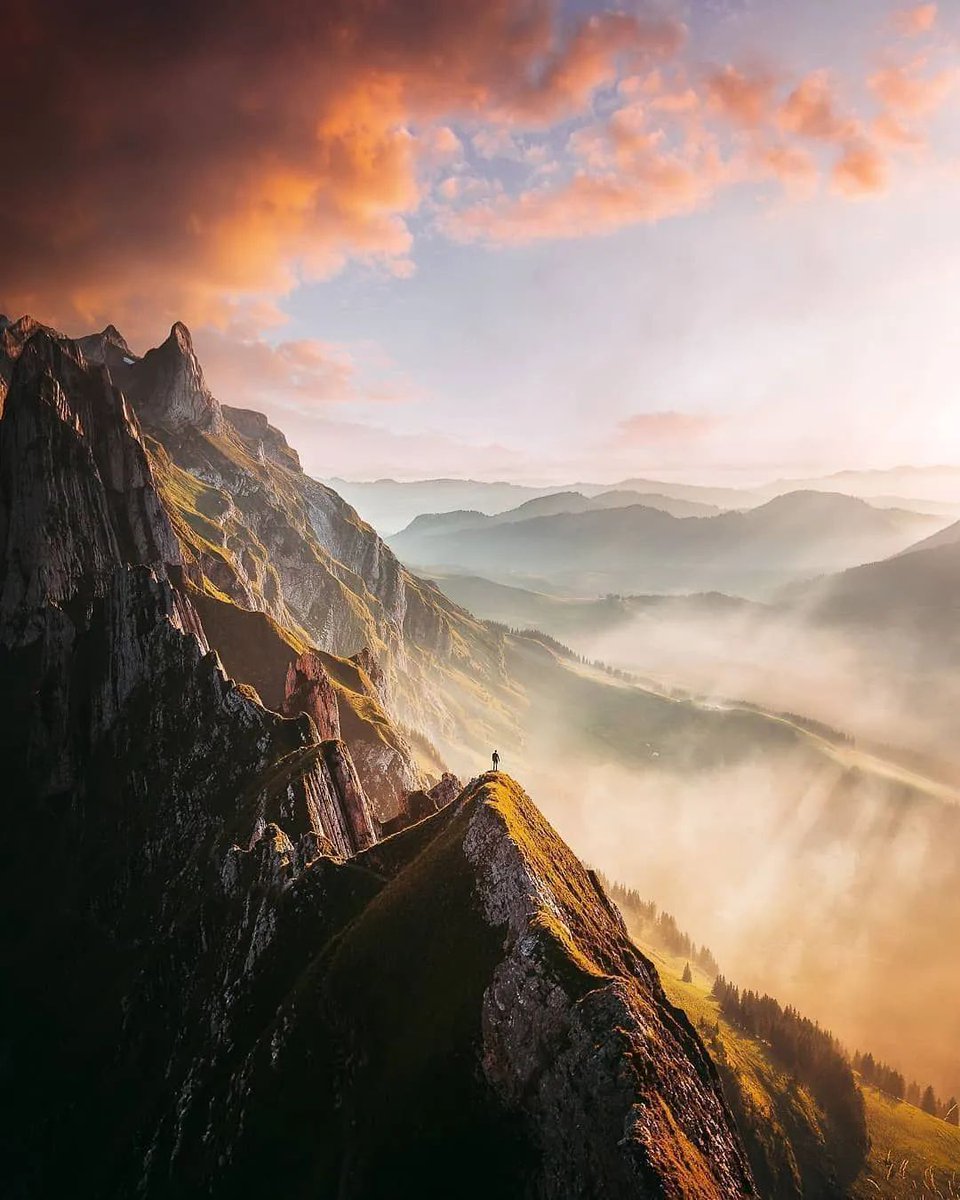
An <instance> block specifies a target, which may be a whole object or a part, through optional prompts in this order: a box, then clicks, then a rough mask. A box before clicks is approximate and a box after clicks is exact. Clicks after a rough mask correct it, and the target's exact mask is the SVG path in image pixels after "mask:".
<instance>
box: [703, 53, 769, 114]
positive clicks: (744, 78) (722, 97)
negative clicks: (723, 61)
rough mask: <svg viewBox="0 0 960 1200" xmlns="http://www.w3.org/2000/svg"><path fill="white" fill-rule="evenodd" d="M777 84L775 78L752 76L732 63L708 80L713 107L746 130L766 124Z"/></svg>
mask: <svg viewBox="0 0 960 1200" xmlns="http://www.w3.org/2000/svg"><path fill="white" fill-rule="evenodd" d="M775 86H776V82H775V80H774V79H773V78H772V77H771V76H769V75H759V76H753V77H751V76H748V75H745V74H743V73H742V72H740V71H738V70H737V68H736V67H732V66H726V67H724V68H723V70H721V71H714V72H713V73H711V74H710V75H708V76H707V80H706V88H707V97H708V103H709V105H710V107H711V109H712V110H713V111H714V112H718V113H720V115H721V116H724V117H726V118H727V120H729V121H731V122H733V123H734V124H735V125H741V126H743V127H744V128H746V129H756V128H758V127H759V126H761V125H764V124H766V123H767V121H768V120H769V117H770V111H771V107H772V104H773V93H774V88H775Z"/></svg>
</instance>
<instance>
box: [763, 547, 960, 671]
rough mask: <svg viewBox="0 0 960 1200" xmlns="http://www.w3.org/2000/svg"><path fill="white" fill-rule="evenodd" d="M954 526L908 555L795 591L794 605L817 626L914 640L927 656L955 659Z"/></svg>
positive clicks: (959, 581) (959, 586)
mask: <svg viewBox="0 0 960 1200" xmlns="http://www.w3.org/2000/svg"><path fill="white" fill-rule="evenodd" d="M956 531H957V527H956V526H954V525H950V526H948V528H947V529H945V530H942V531H941V532H940V533H938V534H934V535H933V536H932V537H931V538H928V539H925V540H924V541H923V542H921V543H919V544H918V545H915V546H911V547H909V548H908V550H907V551H906V552H904V553H901V554H898V555H895V556H893V557H891V558H887V559H882V560H880V561H879V562H871V563H865V564H864V565H862V566H859V567H854V568H851V569H850V570H847V571H843V572H840V573H838V574H836V575H829V576H826V577H824V578H821V579H817V580H814V581H812V582H810V583H807V584H804V585H803V586H798V587H795V588H791V589H790V590H789V591H787V592H786V593H785V595H784V597H783V602H784V604H785V605H787V606H788V607H790V608H792V609H795V610H797V611H799V612H801V613H802V614H803V615H804V616H805V617H806V618H807V619H808V620H810V621H813V622H816V623H826V624H830V625H839V626H842V627H845V628H849V629H851V630H854V631H855V630H857V629H860V630H863V631H864V632H866V633H881V634H882V633H884V632H886V633H895V634H898V635H901V636H903V635H905V636H907V637H909V638H910V639H911V642H912V644H913V645H914V646H915V647H916V649H917V651H919V652H920V653H922V654H924V656H925V657H926V656H933V660H934V661H936V656H937V655H940V654H944V653H946V654H949V655H951V656H952V655H954V654H955V653H956V652H957V650H958V648H960V642H958V632H957V620H956V617H957V609H958V606H960V539H958V538H957V532H956Z"/></svg>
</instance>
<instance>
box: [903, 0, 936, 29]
mask: <svg viewBox="0 0 960 1200" xmlns="http://www.w3.org/2000/svg"><path fill="white" fill-rule="evenodd" d="M936 23H937V6H936V4H916V5H914V6H913V7H912V8H904V9H901V10H900V11H899V12H897V13H894V17H893V24H894V28H895V29H897V30H898V32H900V33H902V34H903V35H904V36H905V37H918V36H919V35H920V34H923V33H929V32H930V31H931V29H933V27H934V25H936Z"/></svg>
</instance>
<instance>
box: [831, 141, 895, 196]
mask: <svg viewBox="0 0 960 1200" xmlns="http://www.w3.org/2000/svg"><path fill="white" fill-rule="evenodd" d="M887 178H888V170H887V162H886V159H885V158H884V156H883V155H882V154H881V153H880V152H879V151H878V150H877V149H876V147H874V146H872V145H870V143H869V142H861V143H858V144H857V143H854V144H851V145H849V146H847V147H846V149H845V150H844V152H843V156H842V157H841V158H840V159H839V161H838V162H837V163H836V164H835V165H834V168H833V185H834V188H835V190H836V191H837V192H839V193H840V194H841V195H844V196H852V197H857V196H868V195H870V194H872V193H874V192H882V191H884V189H885V188H886V186H887Z"/></svg>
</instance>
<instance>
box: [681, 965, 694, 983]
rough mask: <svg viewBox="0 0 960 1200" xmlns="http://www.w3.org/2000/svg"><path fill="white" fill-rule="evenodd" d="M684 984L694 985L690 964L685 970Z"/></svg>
mask: <svg viewBox="0 0 960 1200" xmlns="http://www.w3.org/2000/svg"><path fill="white" fill-rule="evenodd" d="M683 982H684V983H693V972H692V971H691V970H690V964H689V963H687V965H686V966H685V967H684V968H683Z"/></svg>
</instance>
